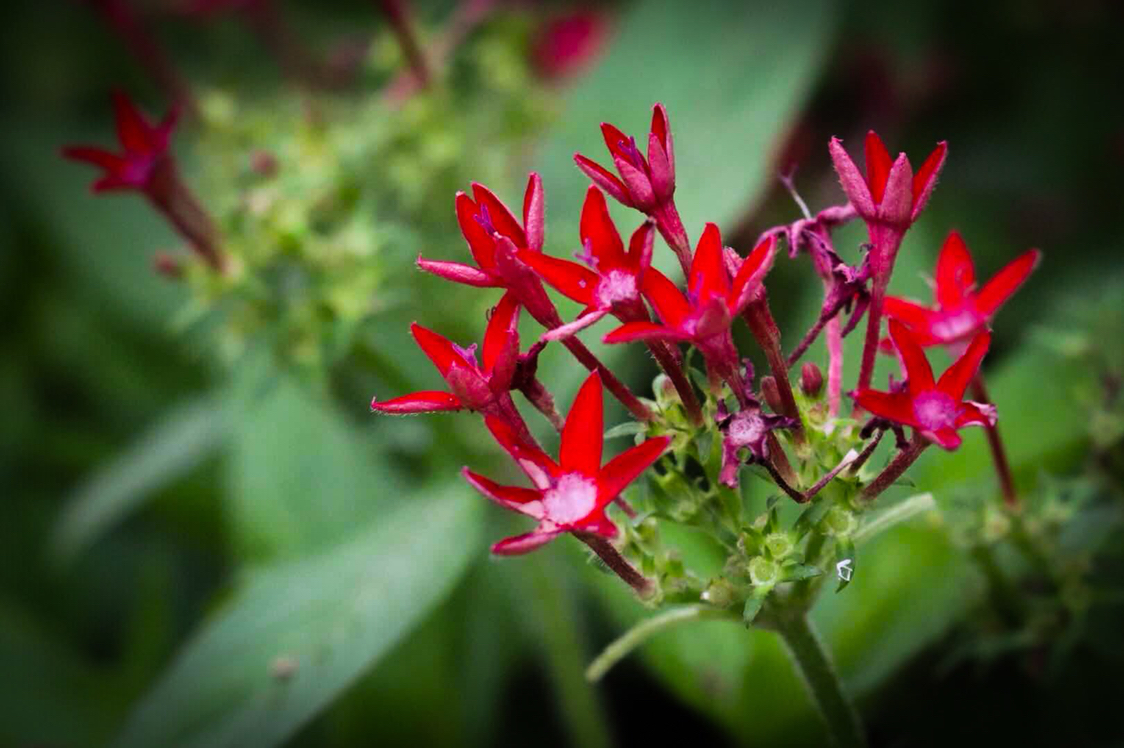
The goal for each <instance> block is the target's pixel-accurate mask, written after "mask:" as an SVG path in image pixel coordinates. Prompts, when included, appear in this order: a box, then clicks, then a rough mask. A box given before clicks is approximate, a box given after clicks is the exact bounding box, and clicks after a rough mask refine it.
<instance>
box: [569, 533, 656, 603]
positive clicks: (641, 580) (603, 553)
mask: <svg viewBox="0 0 1124 748" xmlns="http://www.w3.org/2000/svg"><path fill="white" fill-rule="evenodd" d="M574 537H576V538H577V539H578V540H580V541H581V542H583V543H585V544H586V545H588V546H589V548H590V550H592V551H593V552H594V553H596V554H597V555H598V556H599V557H600V558H601V560H602V561H604V562H605V565H606V566H608V567H609V568H610V569H612V570H613V573H615V574H616V575H617V576H618V577H620V578H621V579H623V580H624V581H625V582H627V583H628V585H629V586H630V587H632V589H634V590H636V594H638V595H640V597H647V596H648V595H650V594H651V593H652V580H650V579H648V578H647V577H646V576H644V575H643V574H641V573H640V572H639V571H637V570H636V567H635V566H633V565H632V564H630V563H629V562H628V560H627V559H625V557H624V556H622V555H621V552H620V551H618V550H617V548H616V546H614V545H613V544H612V543H610V542H609V541H608V540H606V539H605V538H603V537H601V536H600V535H594V534H593V533H585V532H580V533H579V532H575V533H574Z"/></svg>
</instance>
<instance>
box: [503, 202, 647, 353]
mask: <svg viewBox="0 0 1124 748" xmlns="http://www.w3.org/2000/svg"><path fill="white" fill-rule="evenodd" d="M580 231H581V234H580V235H581V240H582V246H583V247H584V250H585V251H584V252H583V253H582V254H580V255H578V258H579V259H581V260H582V261H583V262H585V264H586V265H587V266H588V267H583V266H581V265H579V264H578V263H576V262H571V261H569V260H562V259H559V258H557V257H551V256H549V255H546V254H543V253H542V252H535V251H532V250H529V249H522V250H519V251H518V252H517V253H516V257H518V258H519V260H520V262H523V263H524V264H526V265H527V266H528V267H530V268H531V269H532V270H534V271H535V272H536V273H538V275H539V277H541V278H542V279H543V280H545V281H546V282H547V283H549V284H550V285H551V286H553V287H554V288H556V289H557V290H558V291H559V292H561V293H562V294H564V295H565V296H568V297H569V298H571V299H573V300H574V301H577V302H579V303H581V304H585V307H586V308H585V310H584V311H583V312H582V313H581V315H580V316H579V317H578V319H577V320H575V321H574V322H571V323H570V324H568V325H564V326H563V327H560V328H557V329H556V330H553V331H551V332H550V333H548V334H547V335H546V336H544V337H545V338H546V339H553V338H559V337H565V336H567V335H573V334H574V333H575V332H577V331H578V330H581V329H583V328H585V327H588V326H589V325H592V324H593V323H594V322H596V321H597V320H599V319H601V318H602V317H604V316H605V315H606V314H610V313H611V314H614V315H615V316H616V317H617V318H618V319H620V320H621V321H637V320H642V319H647V318H648V313H647V312H646V311H645V310H644V303H643V301H642V300H641V297H640V289H641V283H642V280H643V278H644V274H645V272H646V271H647V270H648V266H649V265H650V264H651V262H652V240H653V238H654V231H653V226H652V224H651V223H650V222H645V223H643V224H641V226H640V228H638V229H636V232H635V233H633V235H632V238H631V240H630V241H629V248H628V252H625V249H624V242H622V241H621V236H620V234H619V233H618V232H617V227H616V226H615V225H614V224H613V219H612V218H611V217H610V216H609V206H608V205H606V204H605V195H604V193H602V192H601V190H599V189H598V188H597V187H595V186H590V188H589V190H588V191H587V192H586V196H585V204H584V205H583V207H582V216H581V230H580Z"/></svg>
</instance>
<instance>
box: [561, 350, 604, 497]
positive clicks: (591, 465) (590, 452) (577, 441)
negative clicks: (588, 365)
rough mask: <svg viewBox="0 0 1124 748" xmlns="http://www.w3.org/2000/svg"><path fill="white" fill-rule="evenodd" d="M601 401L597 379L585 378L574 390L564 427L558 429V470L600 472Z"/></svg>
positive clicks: (602, 427) (599, 377)
mask: <svg viewBox="0 0 1124 748" xmlns="http://www.w3.org/2000/svg"><path fill="white" fill-rule="evenodd" d="M603 400H604V398H603V397H602V394H601V375H600V374H598V373H597V372H596V371H595V372H593V373H592V374H590V375H589V377H588V378H587V379H586V380H585V383H584V384H583V385H582V387H581V389H580V390H578V395H577V397H575V398H574V404H573V405H571V406H570V413H569V415H567V416H566V425H565V426H564V427H563V429H562V446H561V448H560V449H559V452H558V461H559V462H560V463H561V464H562V469H563V470H565V471H567V472H571V471H574V470H576V471H578V472H581V473H583V474H585V475H588V476H591V477H592V476H596V475H597V472H598V471H599V470H600V469H601V448H602V442H603V438H604V432H605V421H604V412H603V409H604V402H603Z"/></svg>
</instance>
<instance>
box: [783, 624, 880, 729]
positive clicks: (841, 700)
mask: <svg viewBox="0 0 1124 748" xmlns="http://www.w3.org/2000/svg"><path fill="white" fill-rule="evenodd" d="M773 628H775V630H776V631H777V633H778V634H780V637H781V639H782V640H783V641H784V643H785V647H786V648H787V649H788V653H789V654H790V655H791V656H792V661H793V662H794V663H795V664H796V669H797V670H798V671H799V672H800V675H801V676H802V678H803V680H804V685H806V686H807V687H808V692H809V694H810V695H811V697H812V701H813V702H815V705H816V707H818V708H819V712H820V716H822V717H823V720H824V722H825V723H826V724H827V731H828V734H829V735H830V736H831V738H832V741H833V742H834V743H835V745H837V746H839V748H862V746H865V745H866V738H865V736H864V734H863V728H862V725H861V724H859V715H858V712H856V711H855V707H854V706H853V705H852V704H851V702H850V700H849V699H848V698H847V694H846V693H845V692H844V691H843V683H842V681H840V680H839V675H838V673H836V672H835V666H834V665H832V663H831V658H830V656H829V655H828V652H827V650H826V649H825V648H824V645H823V642H821V641H820V638H819V636H818V635H817V634H816V631H815V629H814V628H812V622H811V621H809V620H808V616H807V614H806V613H797V614H794V615H781V616H777V617H776V619H775V621H774V625H773Z"/></svg>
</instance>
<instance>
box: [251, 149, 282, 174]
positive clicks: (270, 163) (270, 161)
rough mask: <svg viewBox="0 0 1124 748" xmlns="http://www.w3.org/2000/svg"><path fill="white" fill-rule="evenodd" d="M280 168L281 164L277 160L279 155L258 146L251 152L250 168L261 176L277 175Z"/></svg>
mask: <svg viewBox="0 0 1124 748" xmlns="http://www.w3.org/2000/svg"><path fill="white" fill-rule="evenodd" d="M279 168H280V164H279V163H278V162H277V157H276V156H274V155H273V154H272V153H271V152H269V151H267V150H265V149H264V148H258V149H257V150H255V151H254V152H253V153H251V154H250V169H252V170H253V172H254V173H255V174H258V175H259V176H263V177H273V176H276V175H277V170H278V169H279Z"/></svg>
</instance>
